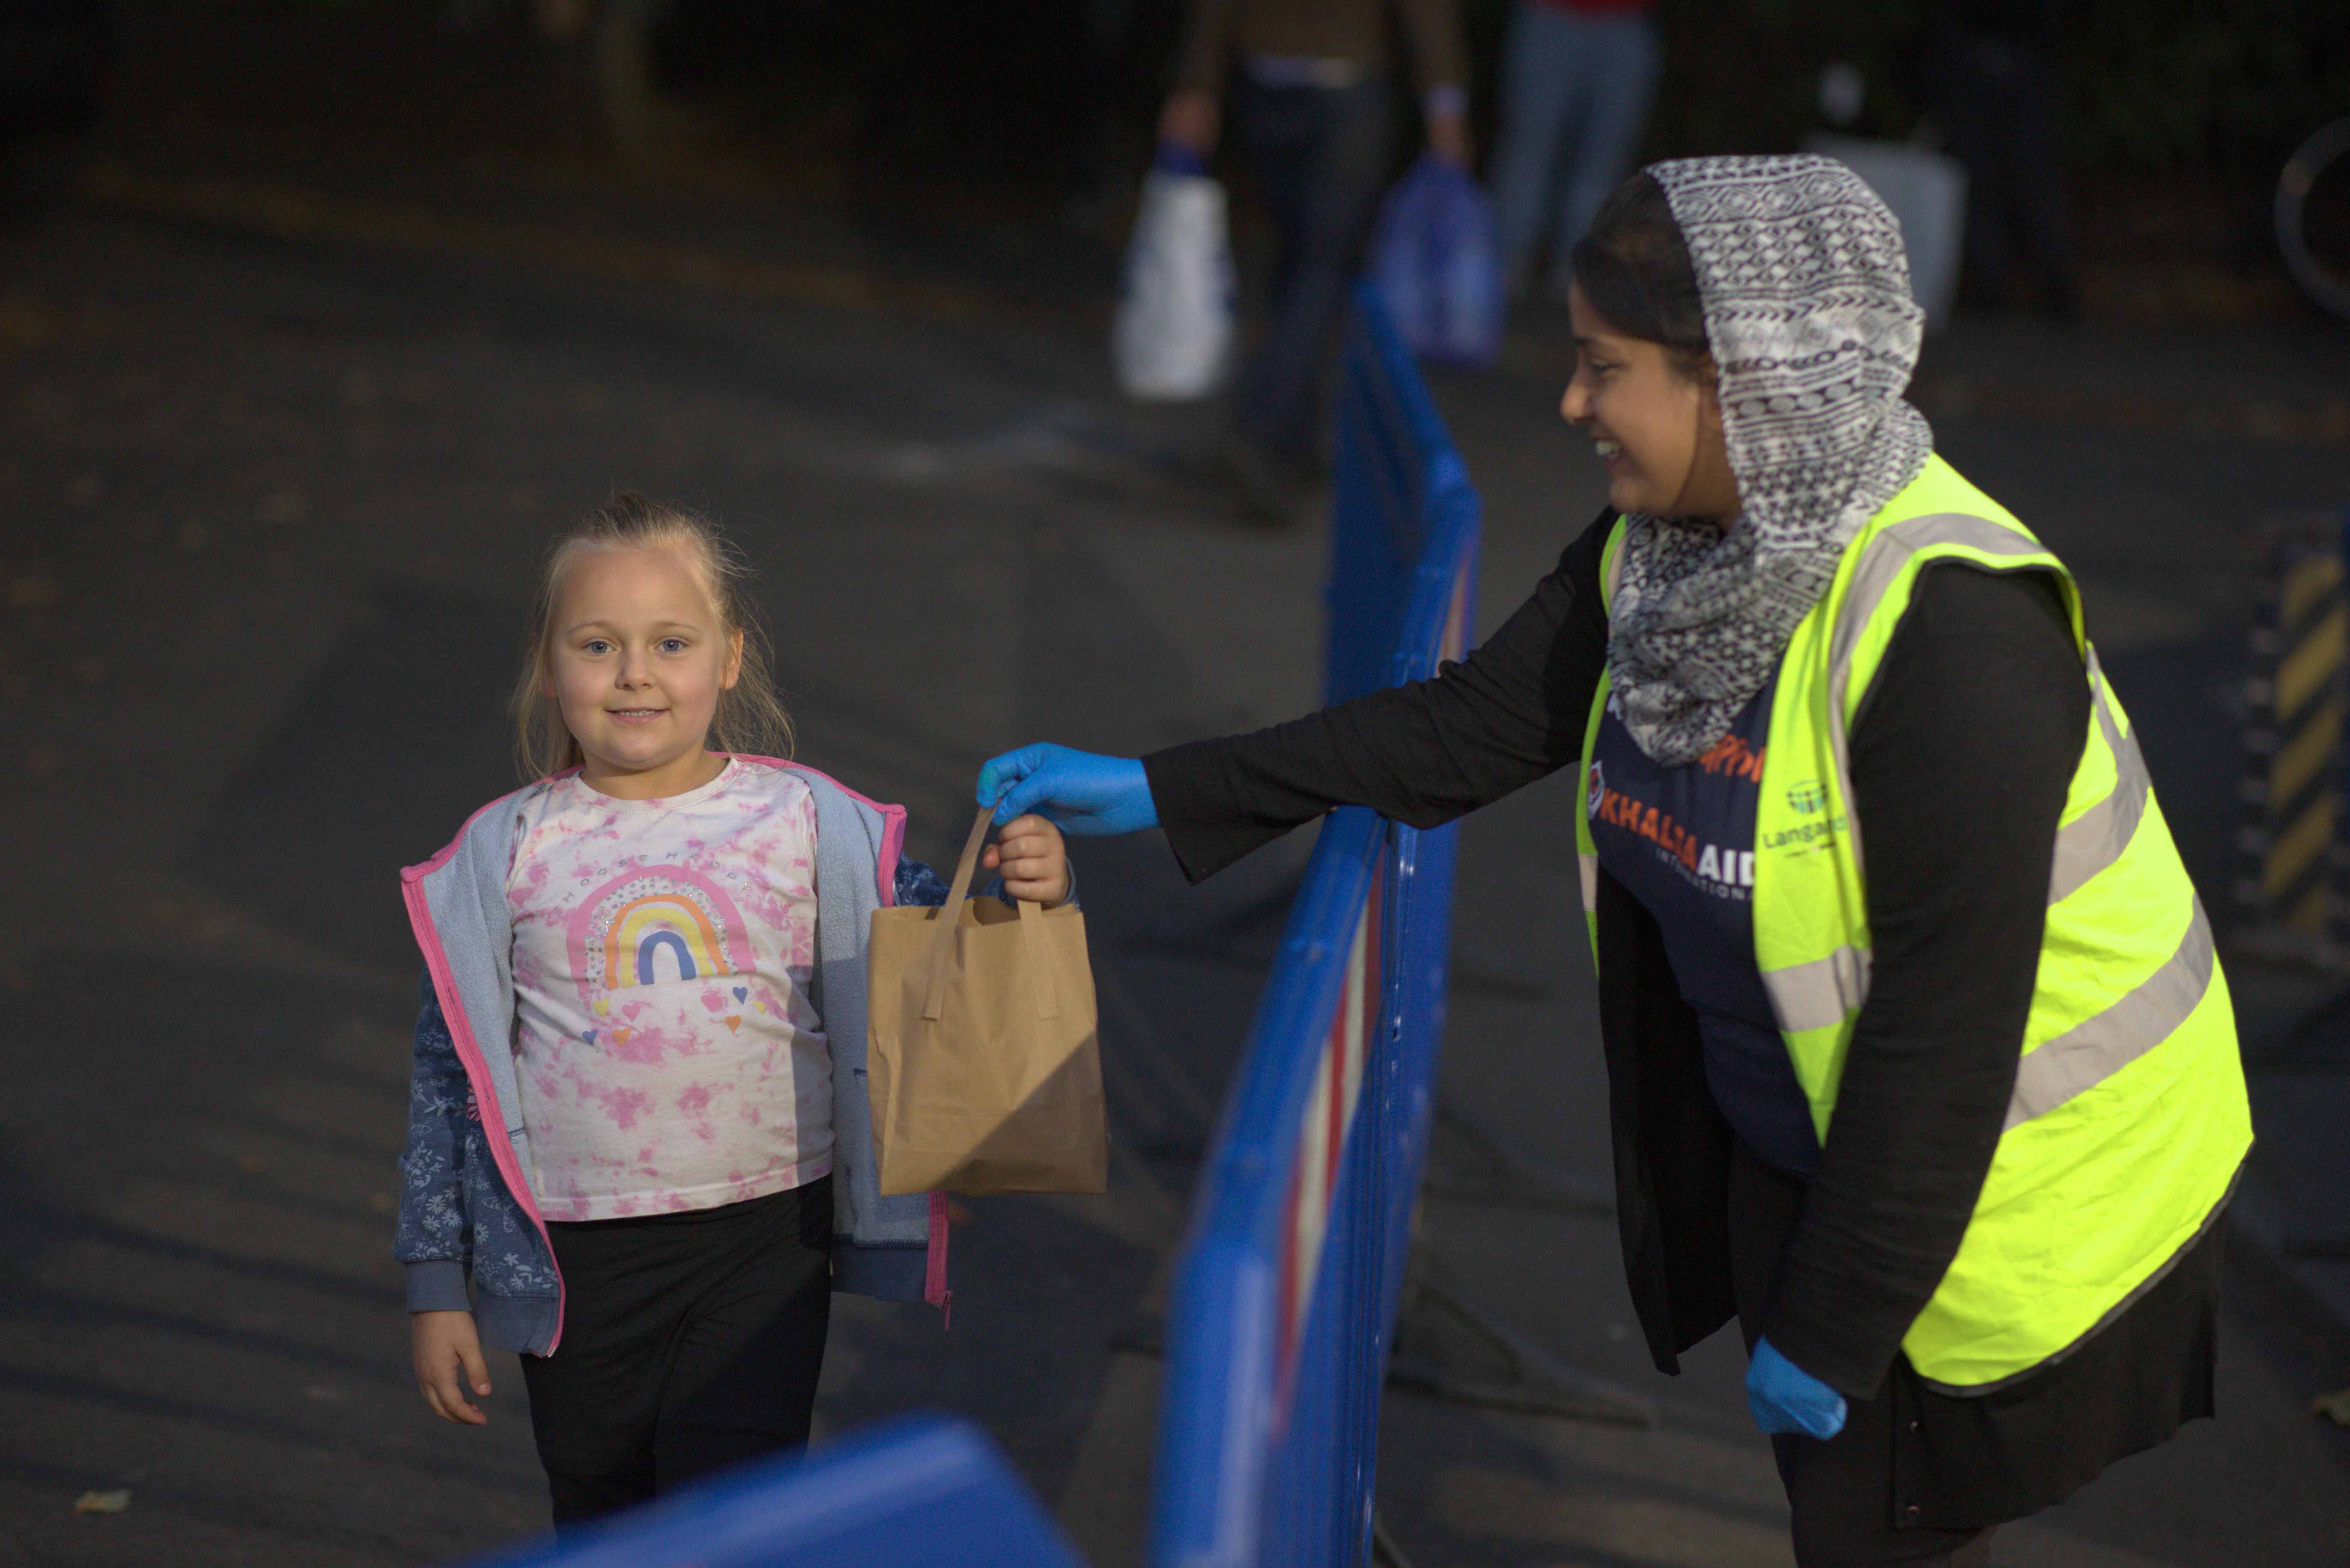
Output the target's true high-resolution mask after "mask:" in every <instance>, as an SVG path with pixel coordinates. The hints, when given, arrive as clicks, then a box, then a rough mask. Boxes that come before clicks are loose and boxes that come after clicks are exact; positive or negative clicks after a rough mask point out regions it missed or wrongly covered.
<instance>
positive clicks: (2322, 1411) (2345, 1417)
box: [2309, 1388, 2350, 1427]
mask: <svg viewBox="0 0 2350 1568" xmlns="http://www.w3.org/2000/svg"><path fill="white" fill-rule="evenodd" d="M2309 1413H2310V1414H2311V1415H2313V1416H2324V1417H2327V1418H2328V1419H2330V1420H2331V1421H2333V1423H2334V1425H2335V1426H2337V1427H2350V1388H2337V1389H2335V1390H2334V1392H2333V1393H2331V1394H2320V1395H2319V1396H2318V1397H2316V1398H2315V1399H2314V1400H2313V1401H2312V1402H2311V1404H2310V1407H2309Z"/></svg>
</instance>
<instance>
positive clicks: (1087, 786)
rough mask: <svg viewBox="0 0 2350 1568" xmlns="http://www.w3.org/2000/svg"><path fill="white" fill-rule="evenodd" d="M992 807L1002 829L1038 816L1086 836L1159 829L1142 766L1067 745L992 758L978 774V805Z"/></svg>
mask: <svg viewBox="0 0 2350 1568" xmlns="http://www.w3.org/2000/svg"><path fill="white" fill-rule="evenodd" d="M991 802H993V804H994V806H995V820H996V822H997V823H998V824H1002V823H1006V822H1009V821H1011V820H1012V819H1013V818H1014V817H1015V816H1020V815H1024V814H1025V813H1028V812H1032V811H1033V812H1035V813H1036V814H1037V815H1040V816H1042V817H1044V818H1045V820H1046V821H1047V822H1050V823H1052V824H1053V825H1054V826H1055V827H1058V828H1059V829H1060V830H1061V831H1062V832H1064V833H1073V834H1077V835H1080V836H1087V837H1107V836H1109V835H1111V834H1114V833H1139V832H1141V831H1142V830H1143V829H1144V828H1146V827H1156V826H1159V807H1158V806H1157V805H1153V804H1152V803H1151V799H1150V781H1149V779H1148V778H1146V777H1145V776H1144V775H1143V772H1142V764H1141V763H1139V762H1138V761H1136V760H1135V759H1134V758H1132V757H1104V756H1097V755H1095V754H1094V753H1091V752H1073V751H1071V750H1070V749H1069V748H1068V747H1066V746H1055V745H1049V744H1040V745H1034V746H1023V747H1021V748H1020V749H1019V750H1018V751H1016V752H1006V753H1003V755H1002V756H1000V757H990V758H988V759H987V761H986V763H983V765H982V766H981V768H980V770H979V804H980V805H988V804H989V803H991Z"/></svg>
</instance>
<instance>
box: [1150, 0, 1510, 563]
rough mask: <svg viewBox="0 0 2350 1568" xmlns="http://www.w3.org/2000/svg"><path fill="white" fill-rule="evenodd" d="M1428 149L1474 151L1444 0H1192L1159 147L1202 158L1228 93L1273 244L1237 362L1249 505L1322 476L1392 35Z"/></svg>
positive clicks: (1301, 500)
mask: <svg viewBox="0 0 2350 1568" xmlns="http://www.w3.org/2000/svg"><path fill="white" fill-rule="evenodd" d="M1399 34H1400V35H1401V37H1400V42H1401V44H1402V45H1403V47H1404V50H1405V52H1406V53H1408V54H1409V58H1410V67H1411V78H1412V81H1413V83H1414V85H1415V86H1416V87H1417V88H1418V89H1419V100H1420V112H1421V118H1422V121H1423V123H1424V124H1425V126H1426V128H1427V134H1428V145H1429V148H1430V151H1433V152H1434V153H1435V154H1436V155H1437V156H1439V157H1440V158H1444V159H1447V160H1449V161H1451V162H1453V163H1456V164H1460V165H1461V166H1463V167H1465V166H1466V165H1467V163H1468V161H1469V129H1468V119H1469V113H1468V111H1469V91H1468V79H1469V78H1468V69H1467V64H1466V49H1465V47H1464V46H1463V43H1462V39H1461V21H1460V16H1459V14H1458V11H1457V10H1456V8H1455V5H1454V0H1191V13H1190V16H1189V20H1188V24H1187V33H1186V36H1185V40H1184V44H1183V48H1182V53H1181V55H1180V62H1179V65H1178V68H1177V71H1176V78H1175V90H1174V92H1173V93H1172V94H1171V95H1170V97H1169V98H1168V100H1167V104H1166V108H1165V110H1164V111H1163V112H1162V113H1161V115H1160V116H1159V141H1160V144H1161V146H1162V149H1172V150H1174V151H1177V152H1178V153H1179V154H1181V153H1188V154H1189V155H1190V156H1191V158H1194V159H1197V160H1199V161H1201V162H1202V163H1204V161H1205V160H1206V159H1207V158H1208V157H1209V156H1210V154H1211V153H1212V152H1213V151H1215V146H1216V141H1217V138H1218V134H1219V132H1220V130H1222V122H1223V118H1224V109H1225V95H1226V93H1227V91H1228V90H1229V92H1230V94H1231V98H1232V105H1231V108H1232V121H1233V125H1234V129H1235V130H1236V132H1237V134H1238V135H1239V138H1240V140H1241V144H1242V147H1243V150H1244V151H1245V152H1246V154H1247V157H1248V161H1249V168H1250V171H1251V172H1252V173H1253V175H1254V176H1255V180H1256V187H1257V190H1258V192H1260V194H1261V195H1262V196H1263V200H1264V202H1265V204H1266V205H1267V206H1268V207H1269V208H1270V209H1271V210H1272V215H1273V220H1274V230H1275V232H1276V234H1277V235H1278V237H1279V238H1278V243H1279V251H1278V256H1277V259H1276V261H1275V263H1274V279H1273V297H1272V300H1271V306H1272V308H1271V317H1272V321H1271V327H1270V330H1269V331H1268V333H1267V335H1266V337H1265V338H1264V341H1263V344H1262V345H1261V346H1260V347H1259V348H1258V349H1257V350H1256V352H1255V354H1254V355H1253V357H1252V358H1251V359H1250V361H1249V363H1248V365H1247V367H1246V368H1245V369H1243V372H1242V376H1241V381H1240V386H1239V389H1238V392H1237V394H1236V396H1235V399H1234V403H1233V408H1232V433H1231V435H1230V436H1229V437H1228V438H1227V440H1226V443H1225V446H1224V452H1223V456H1224V461H1225V463H1226V466H1227V467H1228V468H1229V469H1230V471H1231V472H1232V478H1233V480H1234V482H1235V483H1237V484H1238V485H1239V487H1240V489H1241V493H1242V495H1243V499H1244V500H1245V501H1246V502H1247V504H1248V505H1249V507H1250V509H1251V510H1252V511H1253V512H1254V513H1256V514H1258V515H1259V516H1261V517H1263V519H1265V520H1266V521H1268V522H1274V523H1286V522H1289V521H1291V520H1292V519H1293V518H1295V516H1296V515H1297V514H1298V513H1299V512H1300V511H1301V510H1302V509H1303V508H1304V506H1305V503H1306V500H1307V499H1308V497H1309V496H1310V494H1311V493H1312V490H1313V486H1314V483H1315V480H1316V479H1317V478H1318V476H1319V472H1320V469H1321V463H1322V455H1321V427H1322V418H1321V415H1322V400H1323V381H1324V378H1325V374H1326V368H1327V364H1328V360H1329V358H1330V350H1331V348H1332V346H1333V345H1334V344H1335V342H1336V338H1337V330H1338V327H1339V326H1340V324H1341V323H1342V321H1343V320H1344V318H1345V315H1346V306H1347V284H1348V282H1349V281H1350V280H1351V279H1352V278H1353V276H1354V274H1355V268H1356V265H1357V262H1358V261H1359V260H1360V258H1361V254H1362V249H1363V244H1364V242H1365V240H1366V239H1367V237H1368V235H1369V233H1370V226H1371V220H1372V218H1373V217H1374V216H1375V215H1376V214H1377V213H1378V204H1379V198H1380V196H1381V195H1382V194H1383V193H1384V192H1386V190H1387V186H1388V180H1389V178H1390V177H1391V176H1392V175H1393V174H1394V172H1395V164H1396V146H1395V127H1396V118H1397V115H1396V110H1397V104H1396V86H1395V80H1394V78H1395V74H1396V59H1395V56H1396V53H1397V45H1398V43H1399V37H1398V35H1399Z"/></svg>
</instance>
